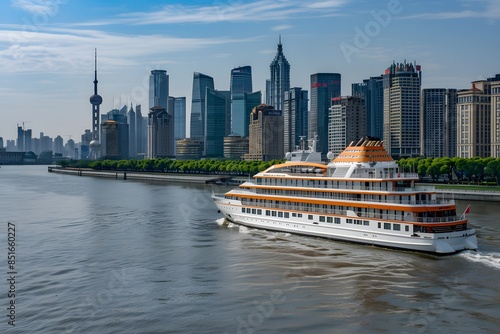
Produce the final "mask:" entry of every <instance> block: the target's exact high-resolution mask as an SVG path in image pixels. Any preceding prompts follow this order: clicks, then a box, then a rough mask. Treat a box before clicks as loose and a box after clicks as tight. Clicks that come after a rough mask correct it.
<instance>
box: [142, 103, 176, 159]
mask: <svg viewBox="0 0 500 334" xmlns="http://www.w3.org/2000/svg"><path fill="white" fill-rule="evenodd" d="M173 156H174V119H173V117H172V116H171V115H170V114H169V113H168V112H167V110H166V109H165V108H164V107H162V106H155V107H153V108H151V111H150V112H149V114H148V154H147V157H148V158H149V159H154V158H168V157H173Z"/></svg>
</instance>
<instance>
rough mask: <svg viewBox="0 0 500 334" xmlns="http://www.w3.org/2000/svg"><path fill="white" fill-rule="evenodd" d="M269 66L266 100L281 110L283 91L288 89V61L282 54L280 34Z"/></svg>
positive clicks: (282, 107)
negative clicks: (274, 54) (276, 49)
mask: <svg viewBox="0 0 500 334" xmlns="http://www.w3.org/2000/svg"><path fill="white" fill-rule="evenodd" d="M269 68H270V70H271V79H270V81H269V83H267V82H266V101H267V104H270V105H272V106H273V107H274V109H275V110H281V111H283V109H284V96H285V92H286V91H287V90H289V89H290V63H288V60H286V58H285V55H284V54H283V45H282V44H281V35H280V37H279V42H278V52H276V56H275V57H274V59H273V61H272V62H271V65H269Z"/></svg>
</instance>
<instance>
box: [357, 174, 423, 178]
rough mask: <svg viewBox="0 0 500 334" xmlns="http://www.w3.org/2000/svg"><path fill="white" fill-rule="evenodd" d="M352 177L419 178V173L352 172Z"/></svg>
mask: <svg viewBox="0 0 500 334" xmlns="http://www.w3.org/2000/svg"><path fill="white" fill-rule="evenodd" d="M349 178H351V179H418V178H419V176H418V173H382V174H380V173H379V174H376V173H375V174H368V175H365V174H363V175H360V174H355V173H353V174H351V176H350V177H349Z"/></svg>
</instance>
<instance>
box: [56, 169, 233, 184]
mask: <svg viewBox="0 0 500 334" xmlns="http://www.w3.org/2000/svg"><path fill="white" fill-rule="evenodd" d="M48 171H49V173H60V174H70V175H77V176H96V177H107V178H114V179H119V180H140V181H158V182H187V183H202V184H207V183H217V182H226V180H227V179H229V178H230V177H228V176H226V175H220V176H217V175H193V174H180V173H179V174H177V173H175V174H174V173H170V174H167V173H148V172H131V171H104V170H93V169H89V168H62V167H53V166H49V167H48Z"/></svg>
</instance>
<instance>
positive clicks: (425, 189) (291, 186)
mask: <svg viewBox="0 0 500 334" xmlns="http://www.w3.org/2000/svg"><path fill="white" fill-rule="evenodd" d="M290 182H291V181H290V180H285V182H283V183H278V182H276V183H262V181H260V180H259V181H258V182H256V183H254V182H245V183H243V184H241V186H243V187H245V186H246V187H249V188H250V187H252V186H259V187H262V186H264V187H279V188H280V189H287V188H289V189H295V188H308V189H311V191H314V190H315V189H332V190H363V191H376V192H380V191H392V192H408V193H410V192H429V191H430V192H433V191H435V190H436V188H435V187H434V186H427V187H425V186H418V187H392V185H389V187H387V186H386V187H373V186H365V185H362V186H354V185H350V186H346V185H345V184H344V185H341V186H340V187H333V186H332V185H331V184H328V183H327V184H325V183H323V181H321V184H317V185H312V186H311V185H308V184H300V183H297V184H293V183H292V184H291V183H290Z"/></svg>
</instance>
